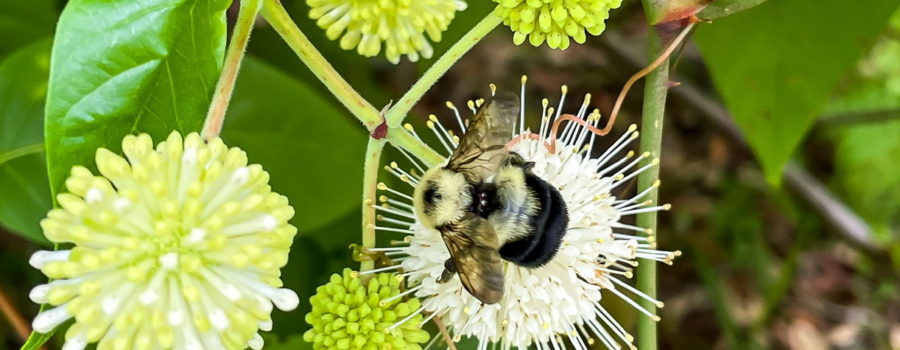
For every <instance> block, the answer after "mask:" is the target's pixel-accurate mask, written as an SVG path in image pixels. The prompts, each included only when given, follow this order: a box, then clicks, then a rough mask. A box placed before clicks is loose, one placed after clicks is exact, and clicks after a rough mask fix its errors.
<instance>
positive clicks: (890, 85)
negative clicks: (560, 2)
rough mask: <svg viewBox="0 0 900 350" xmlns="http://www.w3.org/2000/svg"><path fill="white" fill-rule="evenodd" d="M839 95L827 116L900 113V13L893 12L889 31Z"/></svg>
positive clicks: (843, 85) (829, 108)
mask: <svg viewBox="0 0 900 350" xmlns="http://www.w3.org/2000/svg"><path fill="white" fill-rule="evenodd" d="M836 95H837V96H835V98H832V99H831V100H830V101H829V103H828V105H827V106H826V107H825V112H824V113H826V114H831V115H841V114H843V115H852V114H861V113H867V112H868V113H871V112H874V111H889V110H894V111H896V110H900V11H896V12H894V15H893V16H892V17H891V24H890V30H888V31H886V32H885V33H884V34H882V35H881V38H880V40H878V42H876V43H875V45H874V46H873V47H872V50H871V51H870V52H869V54H868V55H867V57H865V58H864V59H862V60H860V62H859V64H857V72H856V74H855V75H854V76H853V77H851V79H848V82H847V83H846V84H842V86H841V87H840V88H839V91H838V93H837V94H836Z"/></svg>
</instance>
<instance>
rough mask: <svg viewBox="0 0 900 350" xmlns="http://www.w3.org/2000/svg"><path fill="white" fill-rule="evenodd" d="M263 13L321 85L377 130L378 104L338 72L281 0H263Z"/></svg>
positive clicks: (368, 126) (370, 127)
mask: <svg viewBox="0 0 900 350" xmlns="http://www.w3.org/2000/svg"><path fill="white" fill-rule="evenodd" d="M262 15H263V17H264V18H265V19H266V21H268V22H269V23H270V24H272V28H274V29H275V31H276V32H278V34H279V35H281V38H282V39H284V41H285V42H286V43H287V44H288V46H290V47H291V49H292V50H294V53H296V54H297V56H298V57H299V58H300V60H301V61H303V63H304V64H306V66H307V67H309V70H310V71H312V73H313V74H314V75H315V76H316V78H319V81H321V82H322V84H325V87H327V88H328V91H331V93H332V94H334V96H335V97H336V98H337V99H338V101H340V102H341V103H342V104H343V105H344V107H347V109H348V110H350V113H353V115H354V116H355V117H356V119H359V121H360V122H362V123H363V125H364V126H365V127H366V129H367V130H369V132H371V131H373V130H375V128H376V127H378V125H381V123H382V117H381V114H380V113H379V112H378V110H376V109H375V107H372V105H371V104H370V103H369V102H368V101H366V99H364V98H363V97H362V96H360V94H359V93H358V92H356V90H354V89H353V87H351V86H350V84H349V83H347V81H346V80H345V79H344V78H343V77H342V76H341V74H340V73H338V72H337V71H336V70H335V69H334V67H332V66H331V63H328V60H326V59H325V56H322V53H320V52H319V51H318V50H317V49H316V47H315V46H313V44H312V42H310V41H309V38H307V37H306V35H305V34H303V32H302V31H300V28H298V27H297V24H296V23H294V21H293V20H292V19H291V16H290V15H289V14H288V13H287V11H286V10H285V9H284V6H282V5H281V1H279V0H265V1H264V2H263V8H262Z"/></svg>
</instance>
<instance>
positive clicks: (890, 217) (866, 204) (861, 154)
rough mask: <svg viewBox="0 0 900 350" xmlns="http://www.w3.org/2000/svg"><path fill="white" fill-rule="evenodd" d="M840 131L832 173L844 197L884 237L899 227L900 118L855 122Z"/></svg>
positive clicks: (885, 239) (888, 236) (886, 238)
mask: <svg viewBox="0 0 900 350" xmlns="http://www.w3.org/2000/svg"><path fill="white" fill-rule="evenodd" d="M840 134H841V135H840V136H839V139H838V143H837V148H836V150H835V157H836V159H835V173H836V175H837V178H838V182H839V184H840V186H841V188H842V190H843V192H844V195H843V198H846V200H847V202H848V204H850V206H851V207H853V208H854V209H856V210H857V212H859V213H860V215H862V216H863V217H864V218H865V219H866V221H867V222H869V224H870V225H872V228H873V230H874V232H875V233H876V234H878V236H879V238H881V239H883V240H884V241H887V240H889V239H890V233H891V231H892V229H893V230H896V229H898V228H900V219H898V217H900V199H898V198H897V194H898V193H900V167H898V166H897V160H898V159H900V120H892V121H889V122H884V123H873V124H865V125H855V126H853V127H851V128H847V129H846V130H845V131H843V132H841V133H840Z"/></svg>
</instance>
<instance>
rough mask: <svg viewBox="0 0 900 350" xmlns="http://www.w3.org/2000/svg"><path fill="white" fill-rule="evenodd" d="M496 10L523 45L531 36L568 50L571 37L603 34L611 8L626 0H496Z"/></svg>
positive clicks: (537, 43)
mask: <svg viewBox="0 0 900 350" xmlns="http://www.w3.org/2000/svg"><path fill="white" fill-rule="evenodd" d="M494 2H496V3H497V4H498V5H497V8H496V9H494V13H495V14H497V16H500V18H503V24H506V25H508V26H509V28H510V29H512V31H513V33H514V34H513V41H514V42H515V43H516V45H521V44H522V43H523V42H525V39H526V38H527V39H528V42H530V43H531V45H534V46H540V45H541V44H542V43H544V41H547V45H548V46H550V47H551V48H554V49H560V50H565V49H566V48H568V47H569V38H572V39H573V40H575V42H577V43H579V44H583V43H584V41H585V39H586V34H585V31H587V32H588V33H590V34H591V35H600V33H602V32H603V30H604V29H606V24H605V23H604V21H605V20H606V18H608V17H609V11H610V10H612V9H614V8H618V7H619V5H621V4H622V0H494Z"/></svg>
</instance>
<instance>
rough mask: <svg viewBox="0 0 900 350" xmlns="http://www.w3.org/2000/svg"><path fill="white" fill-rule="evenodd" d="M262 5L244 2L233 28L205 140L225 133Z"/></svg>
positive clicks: (254, 0)
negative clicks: (231, 103)
mask: <svg viewBox="0 0 900 350" xmlns="http://www.w3.org/2000/svg"><path fill="white" fill-rule="evenodd" d="M261 5H262V0H243V1H241V8H240V12H239V13H238V18H237V23H236V24H235V25H234V32H233V33H232V35H231V42H230V43H229V44H228V51H227V52H226V53H225V63H224V65H223V66H222V73H221V75H219V81H218V82H217V83H216V90H215V93H214V94H213V99H212V103H211V104H210V106H209V112H207V114H206V121H205V122H204V123H203V133H202V136H203V139H204V140H207V141H209V140H211V139H214V138H216V137H217V136H219V133H220V132H221V131H222V124H223V123H224V121H225V112H226V111H227V110H228V103H229V102H230V101H231V95H232V92H234V84H235V82H236V81H237V76H238V71H239V70H240V69H241V61H243V59H244V53H245V52H246V51H247V43H248V42H249V41H250V32H251V31H253V23H255V22H256V16H257V14H259V10H260V7H261Z"/></svg>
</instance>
